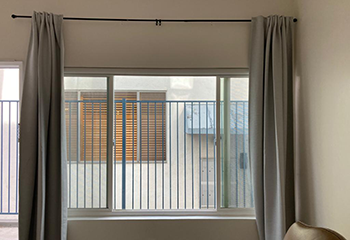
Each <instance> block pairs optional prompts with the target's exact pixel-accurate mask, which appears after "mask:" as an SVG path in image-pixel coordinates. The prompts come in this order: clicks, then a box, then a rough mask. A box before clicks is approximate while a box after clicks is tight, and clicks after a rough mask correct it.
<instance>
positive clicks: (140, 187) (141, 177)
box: [139, 101, 143, 209]
mask: <svg viewBox="0 0 350 240" xmlns="http://www.w3.org/2000/svg"><path fill="white" fill-rule="evenodd" d="M139 104H140V110H139V112H140V114H139V115H140V209H142V155H143V154H142V111H141V109H142V102H141V101H140V102H139Z"/></svg>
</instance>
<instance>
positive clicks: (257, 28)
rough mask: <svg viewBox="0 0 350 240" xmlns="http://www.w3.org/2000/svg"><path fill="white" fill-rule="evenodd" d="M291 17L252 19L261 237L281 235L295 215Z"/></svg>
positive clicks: (252, 110)
mask: <svg viewBox="0 0 350 240" xmlns="http://www.w3.org/2000/svg"><path fill="white" fill-rule="evenodd" d="M292 25H293V19H292V18H291V17H281V16H270V17H267V18H264V17H257V18H253V19H252V35H251V56H250V85H249V104H250V106H249V124H250V125H249V127H250V131H249V134H250V137H249V141H250V159H251V164H252V177H253V188H254V190H253V191H254V197H255V212H256V221H257V227H258V231H259V236H260V239H261V240H281V239H283V237H284V234H285V233H286V230H287V229H288V227H289V226H290V225H291V224H292V223H293V222H294V219H295V206H294V166H293V165H294V164H293V158H294V155H293V26H292Z"/></svg>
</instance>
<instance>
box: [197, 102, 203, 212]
mask: <svg viewBox="0 0 350 240" xmlns="http://www.w3.org/2000/svg"><path fill="white" fill-rule="evenodd" d="M198 109H199V110H198V118H199V121H198V123H199V126H198V128H199V133H198V138H199V148H198V149H199V152H198V160H199V209H201V208H202V159H201V158H202V136H201V133H202V129H201V102H198Z"/></svg>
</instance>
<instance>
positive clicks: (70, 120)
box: [16, 102, 72, 207]
mask: <svg viewBox="0 0 350 240" xmlns="http://www.w3.org/2000/svg"><path fill="white" fill-rule="evenodd" d="M17 121H18V120H17ZM71 125H72V103H71V102H69V130H68V133H69V139H68V142H69V147H68V152H69V154H68V157H69V207H72V206H71V202H72V191H71V189H72V139H71V138H72V127H71ZM16 198H17V197H16Z"/></svg>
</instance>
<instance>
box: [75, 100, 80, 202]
mask: <svg viewBox="0 0 350 240" xmlns="http://www.w3.org/2000/svg"><path fill="white" fill-rule="evenodd" d="M79 115H80V112H79V102H77V159H76V165H77V182H76V185H77V187H76V188H77V194H76V195H77V206H76V207H77V208H78V207H79V200H78V199H79V161H80V159H79V151H80V144H79Z"/></svg>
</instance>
